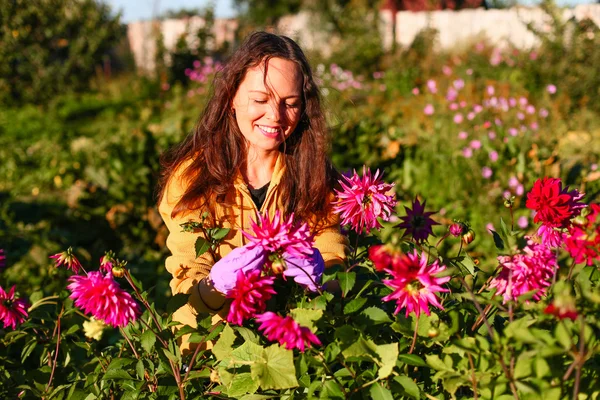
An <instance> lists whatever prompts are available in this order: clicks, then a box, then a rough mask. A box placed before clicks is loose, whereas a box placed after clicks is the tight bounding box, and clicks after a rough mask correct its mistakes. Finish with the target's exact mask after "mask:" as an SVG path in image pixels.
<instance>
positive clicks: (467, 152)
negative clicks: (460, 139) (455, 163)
mask: <svg viewBox="0 0 600 400" xmlns="http://www.w3.org/2000/svg"><path fill="white" fill-rule="evenodd" d="M462 155H463V157H464V158H471V157H473V150H472V149H471V148H470V147H465V148H463V149H462Z"/></svg>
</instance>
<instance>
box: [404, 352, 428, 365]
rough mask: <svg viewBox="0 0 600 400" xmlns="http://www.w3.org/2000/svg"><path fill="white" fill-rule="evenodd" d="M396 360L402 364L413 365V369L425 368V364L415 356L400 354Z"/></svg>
mask: <svg viewBox="0 0 600 400" xmlns="http://www.w3.org/2000/svg"><path fill="white" fill-rule="evenodd" d="M398 360H399V361H402V362H403V363H404V364H408V365H414V366H415V367H426V366H427V363H426V362H425V361H423V359H422V358H421V357H419V356H418V355H416V354H400V355H399V356H398Z"/></svg>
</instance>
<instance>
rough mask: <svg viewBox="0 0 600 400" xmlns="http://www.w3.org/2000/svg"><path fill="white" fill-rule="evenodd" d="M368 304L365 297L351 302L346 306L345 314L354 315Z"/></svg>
mask: <svg viewBox="0 0 600 400" xmlns="http://www.w3.org/2000/svg"><path fill="white" fill-rule="evenodd" d="M366 302H367V299H366V298H364V297H359V298H356V299H352V300H350V301H349V302H348V303H346V305H345V306H344V314H352V313H355V312H357V311H358V310H360V309H361V308H362V306H364V305H365V303H366Z"/></svg>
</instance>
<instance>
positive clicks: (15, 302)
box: [0, 286, 29, 330]
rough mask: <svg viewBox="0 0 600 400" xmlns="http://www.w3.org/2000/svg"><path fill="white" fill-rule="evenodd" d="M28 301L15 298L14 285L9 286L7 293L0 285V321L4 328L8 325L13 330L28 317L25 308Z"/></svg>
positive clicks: (27, 305)
mask: <svg viewBox="0 0 600 400" xmlns="http://www.w3.org/2000/svg"><path fill="white" fill-rule="evenodd" d="M28 307H29V303H28V302H27V300H25V299H15V287H14V286H13V287H12V288H10V290H9V291H8V293H6V292H5V291H4V289H3V288H2V286H0V321H1V322H2V323H3V324H4V328H5V329H6V328H8V327H9V326H10V327H11V328H12V329H13V330H14V329H16V328H17V325H21V324H22V323H23V321H25V319H26V318H27V317H28V314H27V308H28Z"/></svg>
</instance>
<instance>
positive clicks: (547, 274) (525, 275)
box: [490, 240, 557, 303]
mask: <svg viewBox="0 0 600 400" xmlns="http://www.w3.org/2000/svg"><path fill="white" fill-rule="evenodd" d="M498 261H499V262H500V266H501V268H502V269H501V271H500V273H499V274H498V276H497V277H495V278H494V279H492V281H491V283H490V288H494V287H495V288H496V289H497V292H496V293H497V294H499V295H502V296H503V297H504V302H505V303H506V302H507V301H509V300H516V299H517V298H518V297H519V296H521V295H523V294H525V293H527V292H529V291H532V290H535V291H536V293H535V294H534V296H533V298H534V299H535V300H539V299H540V298H541V297H542V296H543V295H544V294H545V293H546V287H548V286H550V283H551V282H550V281H551V280H552V277H553V276H554V274H555V273H556V268H557V264H556V253H555V252H553V251H552V249H550V248H549V247H548V246H545V245H543V244H538V243H534V242H533V241H531V240H530V241H529V242H528V244H527V246H526V247H525V248H524V249H523V251H522V253H519V254H515V255H513V256H499V257H498Z"/></svg>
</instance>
